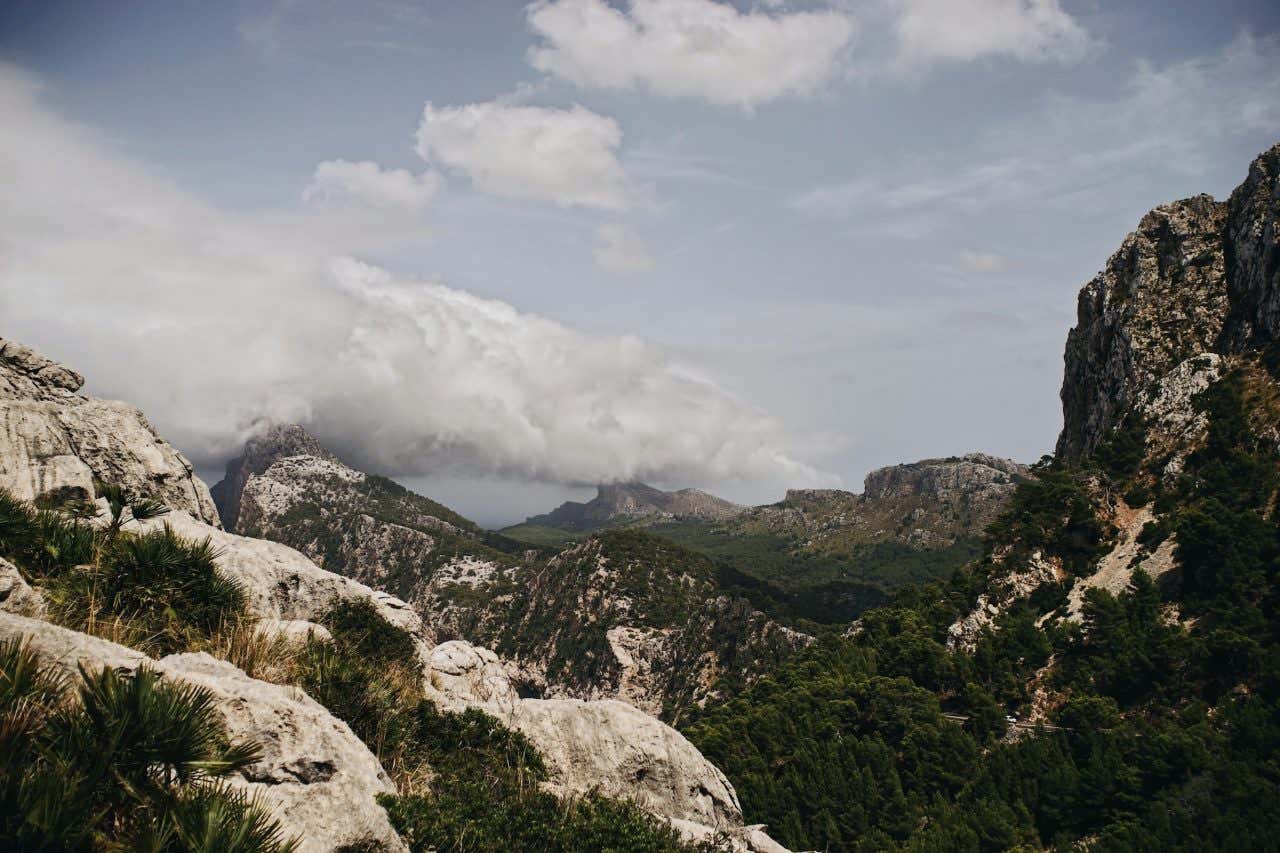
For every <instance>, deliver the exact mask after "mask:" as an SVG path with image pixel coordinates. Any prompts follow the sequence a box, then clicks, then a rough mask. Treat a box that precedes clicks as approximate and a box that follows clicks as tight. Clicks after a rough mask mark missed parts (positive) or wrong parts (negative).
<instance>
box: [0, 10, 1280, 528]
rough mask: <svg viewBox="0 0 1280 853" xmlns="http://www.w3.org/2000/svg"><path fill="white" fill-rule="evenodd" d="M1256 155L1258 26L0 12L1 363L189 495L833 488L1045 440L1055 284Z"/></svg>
mask: <svg viewBox="0 0 1280 853" xmlns="http://www.w3.org/2000/svg"><path fill="white" fill-rule="evenodd" d="M1277 141H1280V6H1277V5H1276V4H1275V3H1274V2H1269V0H1258V2H1246V0H1216V2H1210V0H1204V1H1203V2H1193V0H1159V2H1095V0H1080V2H1076V0H828V1H827V2H799V0H795V2H785V0H784V1H783V2H779V1H778V0H774V2H765V0H760V2H735V3H729V2H716V0H613V2H609V0H538V2H534V3H531V4H527V3H521V2H499V0H468V2H442V0H416V1H415V0H370V2H345V1H344V2H340V0H275V2H255V3H249V2H224V3H206V2H185V0H134V2H130V3H119V2H114V0H102V2H95V0H79V2H61V0H0V185H2V186H3V187H4V192H3V193H0V335H3V336H6V337H12V338H15V339H17V340H20V341H22V342H24V343H26V344H28V345H30V346H32V347H34V348H36V349H37V350H39V351H41V352H44V353H45V354H47V355H49V356H50V357H53V358H56V359H58V360H60V361H63V362H65V363H67V364H69V365H71V366H73V367H75V368H76V369H78V370H80V371H81V372H82V373H84V374H85V375H86V377H87V379H88V384H87V386H86V390H87V391H89V392H91V393H94V394H98V395H101V396H107V397H113V398H119V399H124V400H128V401H129V402H131V403H134V404H135V405H138V406H140V407H141V408H142V409H143V410H144V411H145V412H146V413H147V415H148V417H149V418H150V420H151V421H152V422H153V423H154V424H155V426H156V427H157V429H158V430H159V431H160V432H161V434H162V435H164V436H166V437H167V438H168V439H170V440H171V441H172V442H173V443H174V444H175V445H176V446H177V447H178V448H179V449H181V450H182V451H183V452H184V453H186V454H187V456H188V457H190V458H191V459H192V460H193V462H194V463H195V465H196V466H197V468H198V470H199V471H200V472H201V474H202V475H203V476H204V477H205V478H206V479H209V480H211V481H212V480H216V479H217V478H218V476H219V474H220V471H221V468H222V466H223V464H224V463H225V461H226V460H227V459H228V458H230V457H232V456H234V455H235V453H236V451H237V449H238V447H239V446H240V445H241V444H242V443H243V441H244V440H245V439H246V438H247V437H248V436H250V435H252V434H253V432H254V431H255V430H257V429H261V427H262V425H263V424H265V423H270V422H274V421H297V422H301V423H304V424H305V425H307V426H309V427H310V428H311V429H312V431H313V432H315V433H316V434H317V435H318V436H319V437H320V438H321V440H322V441H324V442H325V443H326V444H328V445H329V446H330V447H331V448H332V449H333V450H335V451H336V452H337V453H338V454H339V455H340V456H342V457H343V458H344V459H346V460H347V461H349V462H350V463H352V464H355V465H357V466H358V467H361V468H364V469H366V470H372V471H377V472H380V473H384V474H388V475H390V476H394V477H396V478H397V479H399V480H401V481H402V482H404V483H406V484H408V485H409V486H411V487H412V488H415V489H417V490H419V491H421V492H423V493H425V494H428V495H430V496H431V497H433V498H435V499H437V500H440V501H443V502H444V503H446V504H449V505H451V506H453V507H454V508H456V509H457V510H459V511H461V512H463V513H464V514H466V515H468V516H470V517H472V518H474V519H476V520H477V521H479V522H481V523H482V524H486V525H491V526H499V525H503V524H508V523H512V522H515V521H518V520H520V519H522V518H524V517H525V516H526V515H530V514H534V513H538V512H543V511H546V510H548V509H550V508H551V507H553V506H555V505H556V504H558V503H559V502H560V501H562V500H566V499H583V498H585V497H589V496H590V495H591V494H592V492H593V489H592V484H594V483H598V482H608V481H620V480H632V479H641V480H645V481H647V482H650V483H653V484H655V485H659V486H662V487H667V488H674V487H685V486H697V487H701V488H706V489H709V490H712V491H715V492H716V493H718V494H721V495H723V496H725V497H728V498H731V499H733V500H738V501H741V502H744V503H768V502H772V501H775V500H778V499H780V498H781V497H782V495H783V492H784V490H785V489H786V488H790V487H839V488H849V489H852V490H855V491H856V490H859V489H860V488H861V481H862V478H863V476H864V475H865V474H866V472H867V471H868V470H870V469H872V468H876V467H879V466H882V465H889V464H894V463H897V462H903V461H911V460H915V459H920V458H924V457H931V456H947V455H952V454H960V453H965V452H969V451H983V452H989V453H995V454H999V455H1003V456H1010V457H1013V458H1016V459H1019V460H1023V461H1032V460H1035V459H1036V458H1038V457H1039V456H1040V455H1041V454H1043V453H1047V452H1049V451H1050V450H1051V449H1052V447H1053V443H1054V440H1055V438H1056V435H1057V432H1058V430H1059V428H1060V426H1061V409H1060V404H1059V400H1058V390H1059V387H1060V384H1061V372H1062V350H1063V344H1064V341H1065V337H1066V332H1067V330H1068V329H1069V328H1070V326H1071V325H1072V324H1073V322H1074V316H1075V295H1076V292H1077V291H1078V289H1079V288H1080V287H1081V286H1082V285H1083V284H1084V283H1085V282H1087V281H1088V280H1089V279H1090V278H1091V277H1092V276H1093V275H1094V274H1095V273H1096V272H1097V271H1098V270H1099V269H1101V268H1102V266H1103V264H1104V262H1105V261H1106V258H1107V257H1108V255H1109V254H1110V253H1111V252H1113V251H1114V250H1115V249H1116V248H1117V247H1118V246H1119V244H1120V242H1121V241H1122V240H1123V238H1124V236H1125V234H1126V233H1128V232H1129V231H1131V230H1132V229H1133V228H1134V227H1135V226H1136V225H1137V222H1138V220H1139V219H1140V218H1141V216H1142V214H1143V213H1145V212H1146V211H1147V210H1149V209H1150V208H1152V207H1154V206H1156V205H1157V204H1160V203H1163V202H1166V201H1172V200H1174V199H1178V198H1182V197H1186V196H1189V195H1194V194H1196V193H1200V192H1206V193H1210V194H1212V195H1214V196H1216V197H1218V198H1224V197H1225V196H1226V195H1227V194H1229V192H1230V191H1231V189H1232V188H1233V187H1234V186H1236V185H1237V184H1238V183H1239V182H1240V181H1241V180H1242V179H1243V177H1244V175H1245V172H1246V170H1247V167H1248V163H1249V161H1250V160H1251V159H1252V158H1253V157H1254V156H1255V155H1256V154H1257V153H1258V152H1260V151H1262V150H1263V149H1265V148H1267V147H1269V146H1270V145H1272V144H1274V143H1275V142H1277Z"/></svg>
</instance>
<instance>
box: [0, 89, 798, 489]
mask: <svg viewBox="0 0 1280 853" xmlns="http://www.w3.org/2000/svg"><path fill="white" fill-rule="evenodd" d="M0 114H3V115H4V116H5V118H6V120H5V121H4V122H3V123H0V181H3V183H4V186H5V188H6V191H5V192H4V193H3V194H0V316H2V317H3V318H4V329H3V334H4V335H6V336H10V337H14V338H16V339H18V340H22V341H24V342H25V343H28V344H29V345H31V346H34V347H36V348H37V349H40V350H42V351H44V352H46V353H47V354H49V355H50V356H52V357H55V358H59V359H63V360H65V361H67V362H68V363H70V364H73V365H75V366H76V367H78V368H80V369H82V370H84V371H85V372H86V373H87V374H88V375H89V380H90V390H91V391H93V392H94V393H99V394H103V395H107V396H113V397H119V398H122V399H127V400H129V401H131V402H133V403H135V404H137V405H139V406H141V407H142V408H143V409H144V410H145V411H146V412H147V413H148V415H149V416H150V417H151V418H152V420H153V421H154V422H155V423H156V424H157V426H158V428H159V429H160V430H161V431H162V432H163V433H164V434H165V435H166V436H167V437H169V438H170V439H171V440H173V441H174V442H175V443H176V444H178V446H179V447H181V448H182V449H183V450H185V451H187V452H189V453H190V454H191V455H192V456H193V458H194V459H195V460H196V461H197V463H198V464H217V463H218V462H219V461H221V460H224V459H226V458H228V456H229V455H231V454H233V453H234V452H235V450H236V449H237V446H238V444H239V442H240V441H241V440H242V439H243V438H244V437H245V436H246V434H247V433H248V432H249V431H250V430H252V429H253V428H254V426H255V424H258V423H260V422H261V421H263V420H265V419H269V420H285V421H289V420H297V421H302V422H304V423H307V424H308V425H310V426H311V427H312V428H313V429H315V430H316V432H317V433H318V434H319V435H320V436H321V437H322V438H323V439H326V440H328V441H330V442H332V443H333V444H334V445H335V447H336V449H338V450H339V451H341V452H343V453H344V454H346V455H348V456H349V458H351V459H352V461H353V462H355V463H357V464H360V465H363V466H368V467H372V468H375V469H377V470H381V471H385V472H387V473H391V474H406V473H415V472H416V473H423V472H431V473H439V472H441V471H444V470H448V469H458V470H465V471H472V472H475V471H492V472H501V473H505V474H509V475H516V476H522V477H528V478H540V479H547V480H554V481H562V482H596V481H603V480H615V479H630V478H645V479H649V478H652V479H655V480H659V481H683V482H690V481H692V482H701V483H709V482H711V481H714V480H718V479H722V478H737V477H745V478H750V477H779V478H783V479H786V480H789V481H792V482H795V481H798V480H809V481H812V480H813V479H814V475H813V472H812V471H811V470H810V469H808V468H807V467H805V466H804V465H802V464H800V463H798V462H796V461H795V460H794V459H793V458H792V457H791V456H790V455H788V452H787V450H786V446H787V442H786V437H785V435H784V432H783V429H782V426H781V424H780V423H779V422H778V421H777V420H776V419H774V418H772V417H770V416H768V415H766V414H764V413H762V412H760V411H759V410H757V409H755V408H753V407H752V406H750V405H748V404H746V403H744V402H742V401H741V400H739V399H737V398H736V397H734V396H732V395H730V394H729V393H727V392H726V391H724V390H722V389H721V388H719V387H716V386H715V385H713V384H710V383H708V382H705V381H698V380H695V379H692V378H690V377H689V375H688V374H687V372H685V371H683V370H681V369H679V368H678V366H676V365H674V364H672V363H671V362H669V361H668V359H667V358H666V357H665V355H664V354H663V353H662V352H661V351H659V350H657V349H655V348H654V347H652V346H649V345H647V344H645V343H644V342H642V341H640V340H638V339H636V338H633V337H627V336H621V337H601V336H592V335H586V334H582V333H580V332H577V331H575V330H573V329H570V328H567V327H565V326H564V325H562V324H560V323H557V322H555V321H553V320H549V319H545V318H542V317H538V316H534V315H531V314H527V313H522V312H521V311H519V310H517V309H516V308H514V307H512V306H511V305H508V304H505V303H502V302H498V301H494V300H487V299H481V298H478V297H476V296H473V295H471V294H469V293H465V292H462V291H459V290H455V289H451V288H449V287H446V286H443V285H441V284H438V283H435V282H431V281H424V280H420V279H414V278H406V277H402V276H398V275H395V274H393V273H391V272H389V271H386V270H383V269H379V268H377V267H373V266H370V265H367V264H364V263H361V262H359V261H357V260H354V259H352V258H350V257H344V256H343V252H344V249H345V248H346V247H345V245H344V243H343V238H342V232H340V231H323V232H321V233H319V234H316V233H313V232H311V231H309V226H310V223H311V220H309V219H307V218H305V217H293V218H289V217H284V216H273V217H269V218H263V217H248V216H242V215H232V214H229V213H226V212H223V211H220V210H217V209H215V208H213V207H211V206H209V205H207V204H205V203H204V202H202V201H201V200H199V199H197V198H193V197H192V196H190V195H189V194H187V193H185V192H183V191H182V190H180V189H178V188H176V187H174V186H173V185H171V184H170V183H169V182H167V181H165V180H163V179H160V178H158V177H156V175H155V174H154V172H153V170H152V169H151V168H149V167H147V166H146V165H144V164H139V163H136V162H133V161H130V160H129V159H127V158H125V157H123V156H121V155H120V154H119V153H117V152H115V151H113V150H112V149H111V147H110V146H109V144H108V143H107V142H105V141H104V140H103V139H101V138H100V137H99V136H97V135H96V134H95V133H93V132H92V131H90V130H87V129H85V128H82V127H80V126H77V125H72V124H70V123H67V122H65V121H64V120H62V119H60V118H58V117H57V116H55V115H53V114H52V113H50V112H49V111H48V110H47V109H46V108H45V107H44V106H43V105H42V104H41V102H40V99H39V95H38V93H37V91H36V89H35V87H33V85H32V84H31V83H30V81H29V80H27V79H25V78H23V77H21V76H20V75H17V74H15V73H14V72H12V71H10V70H6V69H4V68H3V67H0Z"/></svg>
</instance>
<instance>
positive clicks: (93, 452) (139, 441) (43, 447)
mask: <svg viewBox="0 0 1280 853" xmlns="http://www.w3.org/2000/svg"><path fill="white" fill-rule="evenodd" d="M82 383H83V379H81V377H80V375H79V374H77V373H75V372H74V371H71V370H69V369H67V368H65V367H63V366H61V365H59V364H56V363H55V362H52V361H50V360H48V359H46V358H44V357H43V356H40V355H38V354H36V353H34V352H33V351H32V350H30V349H28V348H27V347H24V346H22V345H21V344H18V343H16V342H14V341H9V340H5V339H3V338H0V489H5V490H7V491H9V492H11V493H12V494H14V495H15V496H16V497H19V498H23V499H24V500H35V499H36V498H40V497H45V496H53V497H57V498H66V497H76V498H86V499H87V498H92V497H94V489H93V481H94V479H95V478H97V479H100V480H103V481H105V482H108V483H112V484H114V485H118V486H121V487H122V488H124V489H125V490H126V491H127V492H129V493H131V494H134V495H139V494H145V495H150V496H152V497H155V498H157V499H159V500H161V501H164V502H165V503H166V504H168V505H169V506H170V507H172V508H174V509H177V510H184V511H187V512H190V513H192V514H193V515H194V516H195V517H197V518H199V519H200V520H202V521H204V522H205V523H206V524H210V525H213V526H221V522H220V521H219V519H218V511H217V509H216V508H215V507H214V504H213V498H212V497H211V496H210V495H209V489H208V488H207V487H206V486H205V484H204V483H203V482H202V481H201V480H200V479H199V478H198V477H197V476H196V475H195V469H194V468H192V466H191V463H190V462H188V461H187V459H186V457H184V456H183V455H182V454H181V453H179V452H178V451H177V450H175V449H174V448H173V447H172V446H171V445H169V444H168V443H167V442H166V441H165V440H164V439H162V438H161V437H160V436H159V435H157V434H156V431H155V429H154V428H153V427H152V426H151V424H150V422H148V421H147V419H146V417H145V416H144V415H143V414H142V412H140V411H138V410H137V409H135V408H134V407H132V406H129V405H126V404H124V403H119V402H114V401H109V400H99V399H96V398H93V397H86V396H83V395H81V394H78V393H76V392H77V391H78V390H79V388H80V385H81V384H82Z"/></svg>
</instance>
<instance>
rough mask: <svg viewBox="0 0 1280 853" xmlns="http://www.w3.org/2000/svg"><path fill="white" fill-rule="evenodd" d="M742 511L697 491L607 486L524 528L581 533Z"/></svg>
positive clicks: (719, 516) (530, 521) (537, 517)
mask: <svg viewBox="0 0 1280 853" xmlns="http://www.w3.org/2000/svg"><path fill="white" fill-rule="evenodd" d="M745 509H746V508H745V507H742V506H739V505H738V504H735V503H730V502H729V501H726V500H724V499H722V498H718V497H716V496H715V495H712V494H708V493H707V492H704V491H702V490H700V489H681V490H680V491H678V492H664V491H662V490H661V489H655V488H653V487H652V486H647V485H645V484H644V483H610V484H606V485H601V486H598V487H597V489H596V496H595V498H594V499H592V500H591V501H588V502H587V503H576V502H574V501H568V502H566V503H563V504H561V505H560V506H559V507H558V508H556V509H555V510H552V511H551V512H549V513H546V514H545V515H535V516H532V517H531V518H529V519H528V520H527V521H525V524H530V525H536V526H541V527H555V528H559V529H561V530H571V531H577V532H584V531H591V530H599V529H600V528H602V527H609V526H620V525H635V524H637V523H648V524H656V523H661V522H669V521H707V522H710V521H723V520H725V519H727V518H732V517H733V516H735V515H738V514H739V513H741V512H744V511H745Z"/></svg>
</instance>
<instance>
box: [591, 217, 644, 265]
mask: <svg viewBox="0 0 1280 853" xmlns="http://www.w3.org/2000/svg"><path fill="white" fill-rule="evenodd" d="M596 237H597V239H599V241H600V244H599V245H598V246H596V253H595V254H596V263H597V264H599V265H600V267H601V269H604V270H607V271H609V272H611V273H617V274H618V275H628V274H630V273H638V272H645V271H646V270H651V269H653V258H652V257H650V256H649V250H648V249H647V248H645V245H644V241H643V240H641V239H640V237H639V235H637V234H636V233H635V232H634V231H632V230H631V229H629V228H626V227H624V226H622V225H601V226H600V227H599V228H597V229H596Z"/></svg>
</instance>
